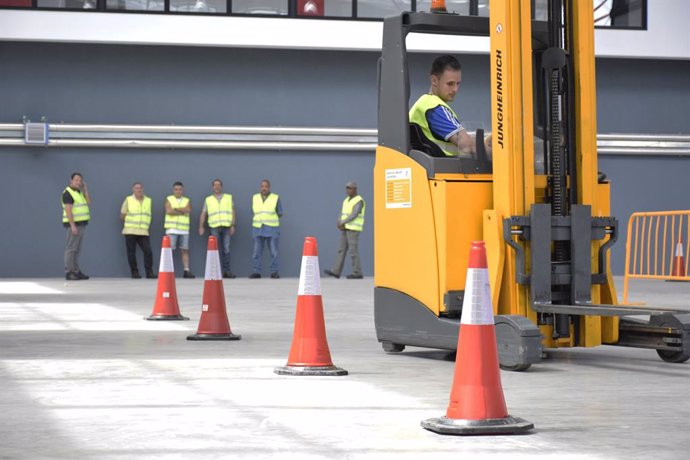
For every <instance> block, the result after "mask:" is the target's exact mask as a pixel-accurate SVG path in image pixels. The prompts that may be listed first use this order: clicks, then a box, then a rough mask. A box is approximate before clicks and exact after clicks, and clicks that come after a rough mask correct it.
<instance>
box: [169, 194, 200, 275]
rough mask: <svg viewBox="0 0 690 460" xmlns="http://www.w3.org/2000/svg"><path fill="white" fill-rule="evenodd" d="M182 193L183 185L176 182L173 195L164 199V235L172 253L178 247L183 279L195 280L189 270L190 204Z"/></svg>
mask: <svg viewBox="0 0 690 460" xmlns="http://www.w3.org/2000/svg"><path fill="white" fill-rule="evenodd" d="M183 193H184V185H183V184H182V182H180V181H177V182H175V183H174V184H173V194H172V195H168V196H167V197H166V198H165V224H164V225H165V234H166V235H168V236H169V237H170V247H172V249H173V251H174V250H175V249H176V248H177V247H178V246H179V248H180V252H181V253H182V265H184V277H185V278H195V276H194V274H193V273H192V272H191V270H190V269H189V225H190V222H191V218H190V215H191V213H192V203H191V201H190V200H189V198H187V197H186V196H184V195H183Z"/></svg>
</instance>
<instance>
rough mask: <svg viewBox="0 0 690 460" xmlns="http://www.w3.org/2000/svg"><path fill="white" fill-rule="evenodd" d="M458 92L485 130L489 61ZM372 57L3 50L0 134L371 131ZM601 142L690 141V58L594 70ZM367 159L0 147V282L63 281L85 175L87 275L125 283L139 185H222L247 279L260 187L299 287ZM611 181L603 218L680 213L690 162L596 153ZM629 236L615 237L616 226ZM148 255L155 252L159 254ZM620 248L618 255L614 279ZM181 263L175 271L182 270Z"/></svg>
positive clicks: (331, 235) (199, 254)
mask: <svg viewBox="0 0 690 460" xmlns="http://www.w3.org/2000/svg"><path fill="white" fill-rule="evenodd" d="M461 58H462V63H463V82H462V87H461V92H460V94H459V96H458V98H457V99H456V103H455V107H456V108H457V109H458V110H457V111H458V113H459V115H460V117H461V118H463V119H464V120H472V121H476V122H483V123H484V124H487V125H488V123H489V120H490V113H489V98H490V95H489V81H488V79H489V77H488V75H489V72H488V57H487V56H462V57H461ZM377 59H378V55H377V54H376V53H364V52H326V51H323V52H314V51H308V52H307V51H275V50H241V49H223V48H183V47H144V46H113V45H75V44H32V43H0V62H2V63H3V65H2V67H0V122H18V121H20V120H21V117H22V116H23V115H26V116H29V117H30V118H32V119H34V120H37V119H39V118H40V117H41V116H45V117H47V119H48V120H49V121H50V122H61V121H64V122H74V123H98V122H102V123H135V124H136V123H142V124H144V123H173V124H200V125H204V124H207V125H208V124H225V125H264V126H271V125H282V126H338V127H366V128H373V127H375V126H376V124H377V121H376V107H377V101H376V94H377V90H376V61H377ZM432 59H433V56H431V55H413V56H412V57H411V61H410V66H411V80H412V82H413V85H412V88H411V94H412V95H413V97H415V95H416V94H418V93H420V92H424V91H426V90H427V85H426V72H427V68H428V66H429V63H430V62H431V60H432ZM597 64H598V75H597V77H598V80H597V84H598V120H599V130H600V132H626V133H631V132H643V133H690V127H689V126H688V125H689V120H690V113H689V110H690V109H688V107H690V93H689V92H688V91H687V87H686V86H687V81H690V62H687V61H673V62H670V61H642V60H639V61H637V60H600V61H598V63H597ZM372 168H373V155H372V154H369V153H333V152H313V153H306V152H305V153H292V152H238V151H213V152H200V151H184V150H174V151H154V150H140V151H137V150H94V149H40V148H37V149H25V148H21V149H13V148H2V149H0V183H2V184H3V185H4V190H6V196H8V195H9V192H10V191H11V192H12V193H13V195H12V196H17V197H18V198H17V200H18V203H17V206H10V209H11V212H10V213H5V214H4V217H3V218H2V221H1V222H0V231H2V234H3V235H12V237H11V238H3V243H2V245H3V252H2V253H3V262H2V263H0V276H55V275H59V274H60V273H61V267H62V250H63V244H64V231H63V229H62V228H61V227H60V224H59V215H60V206H59V194H60V191H61V190H62V189H63V188H64V186H65V185H66V184H67V180H68V176H69V174H70V173H71V172H72V171H76V170H78V171H81V172H82V173H84V175H85V176H86V179H87V181H88V182H89V188H90V190H91V193H92V195H93V198H94V206H93V208H94V209H93V222H92V224H91V225H89V234H88V236H87V242H86V247H85V250H84V255H83V260H82V265H83V268H84V269H85V271H87V272H89V273H91V274H93V275H96V276H121V275H126V274H127V273H128V269H127V264H126V260H125V254H124V243H123V241H122V237H121V236H119V234H120V230H121V225H120V222H119V220H118V216H117V212H118V209H119V206H120V203H121V201H122V199H123V198H124V196H125V195H126V194H128V193H129V188H130V185H131V183H132V182H133V181H134V180H140V181H142V182H144V184H145V187H146V192H147V194H149V195H150V196H152V198H153V199H154V202H155V206H157V209H158V210H159V212H158V213H157V214H156V216H155V217H154V221H153V224H152V229H153V233H152V234H153V237H154V244H155V246H156V248H158V241H159V238H160V236H161V235H162V230H161V227H162V217H163V212H162V210H161V209H162V208H161V206H162V203H163V198H164V197H165V195H166V194H167V193H168V192H169V190H170V186H171V184H172V182H173V181H174V180H178V179H179V180H181V181H183V182H184V183H185V185H186V188H187V194H188V195H189V196H190V197H191V198H192V200H193V205H194V206H195V207H196V209H195V211H194V213H193V215H194V221H193V223H192V226H193V228H194V227H195V226H196V219H197V218H198V211H199V210H200V205H201V202H202V199H203V197H204V196H205V195H206V194H207V193H208V190H209V187H210V181H211V180H212V179H213V178H215V177H220V178H221V179H223V180H224V181H225V183H226V188H227V189H228V191H230V192H231V193H233V194H234V195H235V197H236V200H237V203H238V217H239V225H240V228H239V230H238V233H237V234H236V236H235V237H234V239H233V243H232V250H233V270H234V271H236V272H237V273H238V274H240V275H247V274H248V273H249V270H250V257H251V233H250V219H251V209H250V198H251V195H252V194H253V193H254V192H255V191H256V189H257V188H258V182H259V181H260V180H261V179H262V178H264V177H267V178H269V179H271V180H272V182H273V189H274V191H276V192H278V193H280V194H281V195H282V196H283V201H284V205H285V212H286V216H285V219H284V220H283V229H282V231H283V235H282V241H281V249H282V254H281V256H282V268H281V272H282V274H283V275H285V276H297V275H298V273H299V263H300V255H301V245H302V240H303V237H304V236H306V235H314V236H317V237H318V238H319V245H320V247H321V255H322V257H321V263H322V265H327V264H330V262H331V261H332V259H333V256H334V253H335V248H336V245H337V238H338V232H337V230H336V229H335V226H334V221H335V218H336V216H337V214H338V211H339V206H340V202H341V200H342V197H343V193H344V189H343V184H344V183H345V182H346V181H347V180H350V179H354V180H357V181H358V182H359V184H360V192H361V193H362V195H363V196H364V197H365V198H366V199H368V201H369V202H371V198H372ZM600 169H601V170H602V171H604V172H606V173H607V174H608V175H609V177H610V178H611V179H612V180H613V182H614V187H613V197H612V202H613V208H614V209H613V212H614V215H616V216H617V217H618V218H619V219H620V220H621V223H624V221H625V220H627V217H628V216H629V214H630V212H632V211H633V210H652V209H681V208H687V204H686V202H687V200H685V198H684V195H683V192H684V191H683V187H684V183H685V177H687V175H688V173H689V172H690V160H688V159H685V158H633V157H602V158H601V159H600ZM372 217H373V216H372V215H371V212H369V213H368V216H367V224H366V227H367V228H366V231H365V233H364V234H363V237H362V249H361V252H362V254H363V263H364V270H365V273H366V274H368V275H370V274H372V273H373V246H372V245H373V243H372V241H373V238H372V231H371V229H372V224H373V218H372ZM622 231H623V233H622V234H623V235H624V228H622ZM204 244H205V243H204V241H203V240H202V239H201V238H198V237H196V238H193V239H192V247H191V252H192V268H193V270H195V271H197V272H198V274H201V271H202V270H203V261H204V257H205V253H204V249H205V248H204ZM155 252H156V256H155V259H156V261H157V259H158V249H156V250H155ZM623 253H624V244H623V241H621V243H619V244H618V245H617V248H616V249H615V250H614V269H615V271H617V272H620V271H621V270H622V264H623ZM178 265H179V263H178Z"/></svg>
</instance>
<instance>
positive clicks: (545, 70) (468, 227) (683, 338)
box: [374, 0, 690, 370]
mask: <svg viewBox="0 0 690 460" xmlns="http://www.w3.org/2000/svg"><path fill="white" fill-rule="evenodd" d="M531 3H532V2H531V1H530V0H492V1H491V11H490V17H489V18H484V17H477V16H459V15H454V14H434V13H421V12H420V13H402V14H401V15H399V16H395V17H391V18H387V19H385V21H384V30H383V51H382V57H381V60H380V62H379V142H378V147H377V149H376V165H375V168H374V212H375V229H374V244H375V256H374V257H375V277H374V279H375V295H374V298H375V301H374V302H375V303H374V307H375V325H376V333H377V337H378V340H379V342H381V344H382V346H383V349H384V350H385V351H386V352H391V353H392V352H401V351H403V350H404V348H405V346H406V345H410V346H419V347H429V348H441V349H448V350H454V349H455V348H456V346H457V337H458V329H459V321H460V314H461V311H462V301H463V294H464V292H463V290H464V286H465V274H466V271H467V267H466V265H467V259H468V254H469V248H470V242H471V241H473V240H484V241H485V242H486V246H487V254H488V262H489V274H490V281H491V290H492V296H493V298H492V301H493V308H494V315H495V323H496V335H497V340H498V349H499V359H500V363H501V366H502V367H503V368H504V369H510V370H525V369H527V368H528V367H529V366H530V365H531V364H533V363H536V362H538V361H539V360H540V359H541V356H542V349H543V348H561V347H594V346H599V345H602V344H606V345H619V346H629V347H639V348H648V349H655V350H656V351H657V353H658V354H659V356H660V357H661V358H662V359H663V360H664V361H668V362H675V363H679V362H685V361H687V360H688V358H690V312H688V311H683V310H677V309H670V308H648V307H645V308H641V307H629V306H621V305H618V301H617V298H616V291H615V287H614V283H613V279H612V276H611V271H610V261H609V257H608V253H609V249H610V248H611V246H612V245H613V243H614V242H615V241H616V239H617V235H618V223H617V220H616V219H615V218H614V217H611V216H610V214H611V211H610V183H609V182H608V181H607V180H606V178H605V176H604V175H602V174H600V173H599V172H598V169H597V142H596V140H597V136H596V100H595V97H596V94H595V90H596V87H595V69H594V23H593V6H592V1H591V0H549V2H548V10H549V14H548V21H546V22H544V21H539V22H536V21H533V20H532V16H531V9H530V8H531ZM409 33H427V34H448V35H462V36H490V41H491V55H490V63H491V88H492V91H491V93H492V94H491V103H492V108H491V114H492V139H493V141H492V146H493V155H492V158H491V159H489V158H487V155H486V152H484V146H483V142H481V140H482V138H483V133H482V132H481V131H478V132H477V136H476V138H477V139H478V141H477V146H476V147H477V154H476V156H474V157H473V158H458V157H446V156H445V155H443V153H442V152H440V151H439V149H438V147H437V146H436V145H435V144H434V143H433V142H429V141H427V140H426V138H425V137H424V135H423V134H421V133H420V130H419V128H418V127H417V126H416V125H414V124H412V125H411V124H410V122H409V119H408V110H409V106H410V102H411V101H410V89H409V76H408V66H407V50H406V46H405V39H406V36H407V35H408V34H409ZM415 97H416V95H415ZM535 139H536V141H535ZM633 315H634V316H633ZM638 315H645V317H646V316H648V317H649V319H638V318H639V316H638Z"/></svg>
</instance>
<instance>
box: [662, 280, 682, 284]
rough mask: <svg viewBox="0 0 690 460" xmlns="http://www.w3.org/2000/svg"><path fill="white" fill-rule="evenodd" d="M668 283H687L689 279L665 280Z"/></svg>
mask: <svg viewBox="0 0 690 460" xmlns="http://www.w3.org/2000/svg"><path fill="white" fill-rule="evenodd" d="M664 281H666V282H667V283H687V282H688V280H664Z"/></svg>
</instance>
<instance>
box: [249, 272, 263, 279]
mask: <svg viewBox="0 0 690 460" xmlns="http://www.w3.org/2000/svg"><path fill="white" fill-rule="evenodd" d="M249 278H251V279H257V278H261V273H252V274H251V275H249Z"/></svg>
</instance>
